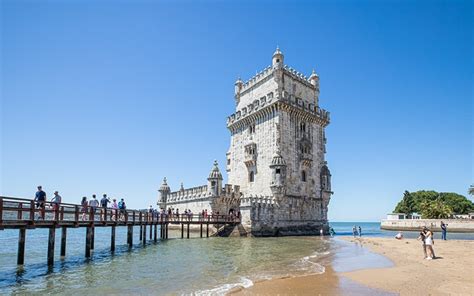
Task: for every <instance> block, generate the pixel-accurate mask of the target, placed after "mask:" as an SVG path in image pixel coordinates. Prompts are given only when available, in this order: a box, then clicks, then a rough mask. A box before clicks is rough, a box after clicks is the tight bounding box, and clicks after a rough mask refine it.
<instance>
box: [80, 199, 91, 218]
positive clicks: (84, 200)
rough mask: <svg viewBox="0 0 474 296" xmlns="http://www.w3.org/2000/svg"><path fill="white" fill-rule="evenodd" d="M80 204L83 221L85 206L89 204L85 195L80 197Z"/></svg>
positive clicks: (85, 212) (85, 211)
mask: <svg viewBox="0 0 474 296" xmlns="http://www.w3.org/2000/svg"><path fill="white" fill-rule="evenodd" d="M81 206H82V209H81V212H82V221H85V220H86V214H87V208H88V206H89V203H88V202H87V197H86V196H83V197H82V201H81Z"/></svg>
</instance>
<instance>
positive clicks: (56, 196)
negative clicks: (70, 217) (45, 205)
mask: <svg viewBox="0 0 474 296" xmlns="http://www.w3.org/2000/svg"><path fill="white" fill-rule="evenodd" d="M61 199H62V198H61V195H59V192H58V191H54V196H53V198H52V199H51V203H52V205H53V215H54V218H56V213H58V212H59V204H60V203H61Z"/></svg>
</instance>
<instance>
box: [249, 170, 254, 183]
mask: <svg viewBox="0 0 474 296" xmlns="http://www.w3.org/2000/svg"><path fill="white" fill-rule="evenodd" d="M253 180H254V174H253V171H251V172H250V173H249V182H253Z"/></svg>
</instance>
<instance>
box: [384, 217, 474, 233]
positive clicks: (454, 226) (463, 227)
mask: <svg viewBox="0 0 474 296" xmlns="http://www.w3.org/2000/svg"><path fill="white" fill-rule="evenodd" d="M441 221H443V222H444V223H445V224H448V232H472V233H474V219H473V220H468V219H466V220H461V219H456V220H453V219H446V220H438V219H406V220H386V219H384V220H382V222H381V223H380V228H381V229H385V230H407V231H419V230H420V229H421V228H422V227H423V226H426V227H428V228H429V229H431V230H433V231H441Z"/></svg>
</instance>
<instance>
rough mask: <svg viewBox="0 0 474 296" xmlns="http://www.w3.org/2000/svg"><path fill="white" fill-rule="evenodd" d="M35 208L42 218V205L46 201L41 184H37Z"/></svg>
mask: <svg viewBox="0 0 474 296" xmlns="http://www.w3.org/2000/svg"><path fill="white" fill-rule="evenodd" d="M35 202H36V208H38V209H39V213H40V217H41V219H43V220H44V207H45V202H46V192H44V191H43V188H42V187H41V186H38V191H36V194H35Z"/></svg>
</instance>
